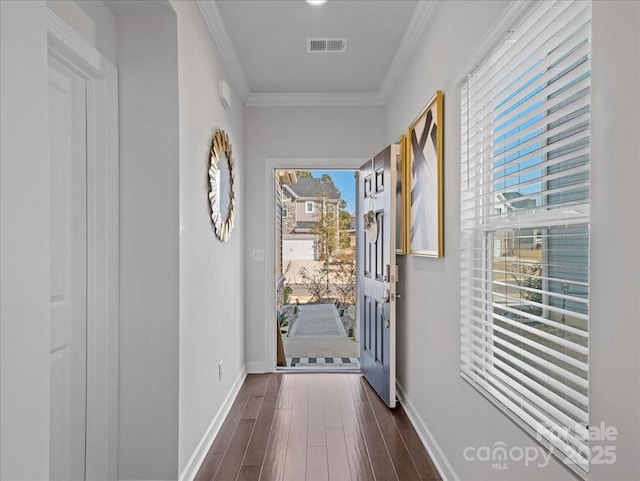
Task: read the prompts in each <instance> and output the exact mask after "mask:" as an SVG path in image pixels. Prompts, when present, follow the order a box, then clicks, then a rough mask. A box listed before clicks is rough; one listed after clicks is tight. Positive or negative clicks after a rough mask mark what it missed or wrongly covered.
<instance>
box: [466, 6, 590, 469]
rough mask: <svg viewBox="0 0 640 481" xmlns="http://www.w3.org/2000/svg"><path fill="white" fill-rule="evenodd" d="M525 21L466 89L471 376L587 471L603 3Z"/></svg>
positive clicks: (554, 9)
mask: <svg viewBox="0 0 640 481" xmlns="http://www.w3.org/2000/svg"><path fill="white" fill-rule="evenodd" d="M525 17H526V18H523V19H522V20H521V22H520V23H519V25H518V26H516V27H515V28H514V29H513V30H512V31H511V32H509V34H508V35H507V36H506V38H505V39H504V41H503V42H502V43H501V44H500V45H499V46H498V47H497V48H496V49H495V50H494V51H493V52H492V53H491V54H490V55H489V56H488V57H487V58H486V59H485V61H484V62H483V63H482V64H481V65H480V66H479V67H478V68H477V69H476V70H474V71H473V72H471V73H470V74H469V76H468V79H467V81H466V83H465V85H464V86H463V89H462V159H461V162H462V164H461V235H462V246H461V249H462V252H461V299H462V301H461V371H462V375H463V377H464V378H465V379H466V380H468V381H469V382H470V383H472V384H473V385H474V386H475V387H476V388H478V389H479V390H480V391H481V392H483V393H484V394H485V395H487V396H488V397H490V398H491V399H492V401H494V402H496V403H498V404H499V405H502V406H503V407H504V408H506V409H505V411H506V412H507V413H508V414H509V415H510V416H511V417H513V418H514V419H515V420H516V421H517V422H518V423H519V424H520V425H521V426H523V427H524V428H525V429H526V430H527V431H529V432H530V433H531V434H533V435H535V436H536V437H537V438H538V439H539V440H540V441H541V442H543V443H544V444H545V445H547V446H550V447H552V448H553V450H554V451H555V452H556V454H558V455H559V457H561V458H562V459H563V460H564V461H565V462H567V464H569V465H571V467H572V468H573V469H574V470H575V471H576V472H578V473H579V474H582V475H584V474H585V473H586V472H588V463H589V444H588V406H589V398H588V396H589V329H588V326H589V218H590V214H589V197H590V194H589V186H590V177H589V165H590V115H591V114H590V103H591V93H590V88H591V4H590V2H581V1H557V2H553V1H545V2H535V3H534V4H533V6H532V7H531V9H529V10H528V11H527V13H526V14H525Z"/></svg>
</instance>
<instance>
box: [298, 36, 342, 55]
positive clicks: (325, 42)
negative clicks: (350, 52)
mask: <svg viewBox="0 0 640 481" xmlns="http://www.w3.org/2000/svg"><path fill="white" fill-rule="evenodd" d="M346 51H347V39H346V38H308V39H307V53H315V52H333V53H339V52H346Z"/></svg>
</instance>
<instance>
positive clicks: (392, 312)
mask: <svg viewBox="0 0 640 481" xmlns="http://www.w3.org/2000/svg"><path fill="white" fill-rule="evenodd" d="M398 155H400V148H399V146H398V145H390V146H389V147H387V148H386V149H384V150H383V151H382V152H380V153H379V154H378V155H376V156H375V157H374V158H373V159H371V160H370V161H369V162H367V163H366V164H364V165H363V166H362V167H360V175H359V178H358V230H359V232H361V233H364V234H363V235H362V236H361V240H360V242H361V246H362V248H361V249H359V256H360V259H359V260H360V263H361V265H362V266H363V267H362V269H361V270H360V279H359V282H360V285H361V286H362V291H361V296H360V299H359V309H360V366H361V369H362V372H363V374H364V376H365V378H366V379H367V381H369V383H370V384H371V386H372V387H373V388H374V389H375V390H376V392H377V393H378V395H379V396H380V397H381V398H382V399H383V400H384V402H385V403H386V404H387V406H389V407H392V408H393V407H395V405H396V282H397V280H398V267H397V265H396V245H395V244H396V233H395V228H396V219H395V216H396V209H395V201H396V196H395V188H396V175H397V173H396V158H397V156H398Z"/></svg>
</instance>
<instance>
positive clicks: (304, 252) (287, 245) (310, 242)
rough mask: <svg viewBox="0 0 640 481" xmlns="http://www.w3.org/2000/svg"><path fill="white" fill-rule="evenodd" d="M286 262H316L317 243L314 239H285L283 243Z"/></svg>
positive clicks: (283, 254) (283, 255)
mask: <svg viewBox="0 0 640 481" xmlns="http://www.w3.org/2000/svg"><path fill="white" fill-rule="evenodd" d="M282 258H283V259H284V260H287V259H288V260H291V259H300V260H310V261H313V260H316V242H315V240H314V239H284V240H283V241H282Z"/></svg>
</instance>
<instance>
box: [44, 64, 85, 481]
mask: <svg viewBox="0 0 640 481" xmlns="http://www.w3.org/2000/svg"><path fill="white" fill-rule="evenodd" d="M86 112H87V110H86V83H85V81H84V79H82V78H81V77H80V76H79V75H77V74H76V73H74V72H72V71H71V70H70V69H68V68H67V67H65V66H64V65H62V64H60V63H59V62H57V61H56V60H54V59H51V58H50V59H49V136H50V139H49V141H50V153H49V160H50V163H49V178H50V184H49V196H50V210H51V212H50V249H51V301H50V302H51V303H50V314H51V362H50V369H51V398H50V403H51V404H50V409H51V434H50V457H49V464H50V479H51V480H64V481H76V480H84V479H85V442H86V441H85V438H86V399H87V170H86V169H87V167H86V166H87V142H86V139H87V132H86V124H87V116H86Z"/></svg>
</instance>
